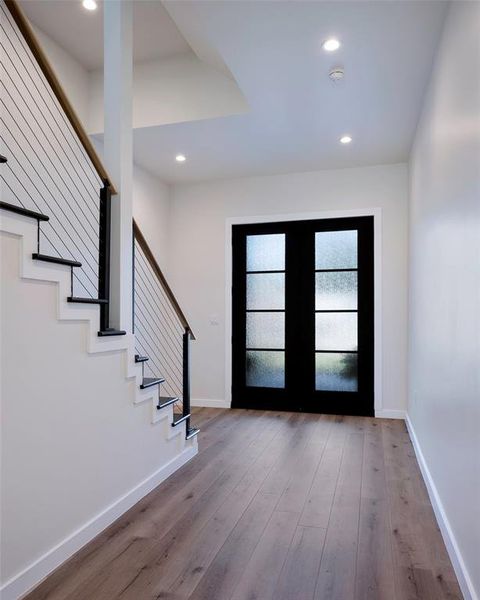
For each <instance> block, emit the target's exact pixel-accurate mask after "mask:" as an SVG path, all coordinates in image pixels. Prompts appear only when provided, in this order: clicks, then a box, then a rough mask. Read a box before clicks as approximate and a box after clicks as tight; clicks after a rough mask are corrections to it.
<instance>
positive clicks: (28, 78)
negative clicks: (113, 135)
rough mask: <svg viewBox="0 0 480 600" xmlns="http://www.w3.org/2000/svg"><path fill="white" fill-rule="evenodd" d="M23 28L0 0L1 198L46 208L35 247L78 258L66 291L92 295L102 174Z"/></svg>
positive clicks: (13, 8)
mask: <svg viewBox="0 0 480 600" xmlns="http://www.w3.org/2000/svg"><path fill="white" fill-rule="evenodd" d="M25 33H27V34H29V35H30V34H31V30H29V29H28V25H27V24H26V22H24V17H23V16H22V14H21V12H20V11H19V9H18V7H17V5H16V3H14V2H11V0H8V1H5V0H0V34H1V36H0V53H1V60H0V63H1V64H0V66H1V77H0V154H1V155H3V156H5V157H6V158H7V162H6V163H5V164H3V165H2V169H1V171H0V178H1V201H2V202H6V203H8V204H13V205H16V206H21V207H23V208H26V209H29V210H34V211H38V212H40V213H43V214H46V215H48V216H49V217H50V220H49V221H48V223H44V224H43V226H42V229H41V238H40V245H41V252H42V254H47V255H51V256H56V257H61V258H64V259H70V260H75V261H79V262H81V263H82V266H81V268H77V269H75V271H74V273H73V278H74V279H73V290H72V295H73V296H75V297H82V298H98V294H99V250H100V239H99V236H100V223H99V220H100V216H99V215H100V190H101V188H103V186H104V181H103V179H102V176H101V173H99V169H98V168H97V165H95V164H94V163H93V162H92V157H91V153H90V152H89V151H88V149H86V147H85V145H84V143H83V141H82V140H81V139H80V138H79V133H78V127H81V125H80V124H79V122H78V127H77V129H76V128H74V126H73V125H72V119H73V120H74V119H76V117H74V116H73V117H72V116H71V115H70V117H69V116H68V115H67V113H66V112H65V106H64V105H63V104H62V103H61V102H60V100H59V97H60V96H61V94H63V92H59V84H58V82H57V88H56V89H54V88H52V81H51V80H50V79H49V78H48V77H47V76H46V75H45V72H46V71H48V70H49V67H48V64H47V63H46V61H45V62H44V63H42V62H41V61H40V62H39V60H38V59H39V56H38V55H36V54H34V52H33V51H32V47H33V48H34V47H35V45H36V41H35V40H34V38H33V36H32V38H29V37H25ZM37 50H38V48H37ZM39 52H40V53H41V51H39ZM42 56H43V55H41V56H40V58H42ZM43 60H45V59H44V56H43ZM50 70H51V69H50ZM52 77H54V76H53V74H52ZM67 102H68V101H67ZM70 109H71V107H70ZM71 114H72V115H74V113H73V111H71ZM82 131H83V129H82ZM83 134H84V132H83ZM84 136H85V137H86V134H84ZM102 172H103V171H102Z"/></svg>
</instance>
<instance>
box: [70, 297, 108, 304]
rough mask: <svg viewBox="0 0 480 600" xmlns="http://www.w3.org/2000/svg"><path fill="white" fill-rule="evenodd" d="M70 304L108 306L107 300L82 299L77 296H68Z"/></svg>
mask: <svg viewBox="0 0 480 600" xmlns="http://www.w3.org/2000/svg"><path fill="white" fill-rule="evenodd" d="M67 300H68V302H80V303H81V304H108V300H105V298H81V297H77V296H68V298H67Z"/></svg>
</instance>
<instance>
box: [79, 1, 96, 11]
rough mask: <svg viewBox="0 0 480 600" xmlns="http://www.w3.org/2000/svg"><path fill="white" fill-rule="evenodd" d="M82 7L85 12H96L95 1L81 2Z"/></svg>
mask: <svg viewBox="0 0 480 600" xmlns="http://www.w3.org/2000/svg"><path fill="white" fill-rule="evenodd" d="M82 6H83V8H86V9H87V10H96V8H97V3H96V2H95V0H83V2H82Z"/></svg>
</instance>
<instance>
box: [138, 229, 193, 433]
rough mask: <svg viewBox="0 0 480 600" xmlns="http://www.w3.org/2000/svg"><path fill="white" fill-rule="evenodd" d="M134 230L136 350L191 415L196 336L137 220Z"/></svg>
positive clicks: (165, 389)
mask: <svg viewBox="0 0 480 600" xmlns="http://www.w3.org/2000/svg"><path fill="white" fill-rule="evenodd" d="M133 233H134V313H133V327H134V333H135V345H136V352H137V354H139V355H141V356H146V357H148V359H149V360H148V362H146V363H145V367H144V368H145V375H146V376H148V377H154V378H158V377H162V378H164V379H165V382H164V383H163V384H162V394H166V395H167V396H169V397H178V398H179V399H180V401H179V402H177V403H176V405H175V411H176V412H178V413H181V414H182V415H188V414H190V392H189V385H190V383H189V364H188V363H189V356H188V353H189V340H190V339H195V338H194V336H193V333H192V331H191V328H190V325H189V324H188V321H187V319H186V317H185V315H184V314H183V312H182V310H181V308H180V306H179V304H178V302H177V300H176V298H175V296H174V295H173V292H172V290H171V289H170V287H169V286H168V283H167V282H166V279H165V277H164V275H163V273H162V271H161V269H160V267H159V266H158V263H157V261H156V260H155V258H154V257H153V254H152V252H151V250H150V248H149V247H148V244H147V242H146V241H145V238H144V237H143V235H142V233H141V231H140V229H139V228H138V226H137V225H136V223H134V228H133ZM187 429H188V423H187Z"/></svg>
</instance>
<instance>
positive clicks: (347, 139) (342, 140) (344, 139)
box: [340, 135, 352, 144]
mask: <svg viewBox="0 0 480 600" xmlns="http://www.w3.org/2000/svg"><path fill="white" fill-rule="evenodd" d="M351 141H352V138H351V137H350V136H349V135H342V137H341V138H340V143H341V144H349V143H350V142H351Z"/></svg>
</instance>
